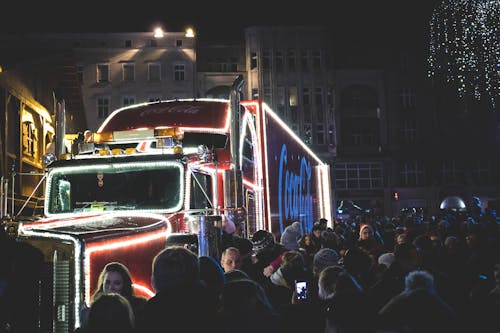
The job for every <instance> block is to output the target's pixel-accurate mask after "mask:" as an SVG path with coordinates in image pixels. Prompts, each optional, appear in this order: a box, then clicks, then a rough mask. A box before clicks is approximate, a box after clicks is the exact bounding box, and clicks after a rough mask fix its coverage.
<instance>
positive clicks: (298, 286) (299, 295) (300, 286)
mask: <svg viewBox="0 0 500 333" xmlns="http://www.w3.org/2000/svg"><path fill="white" fill-rule="evenodd" d="M308 293H309V290H308V286H307V281H295V299H297V300H300V301H306V300H307V298H308V296H309V295H308Z"/></svg>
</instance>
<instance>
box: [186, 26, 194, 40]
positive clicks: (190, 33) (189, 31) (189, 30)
mask: <svg viewBox="0 0 500 333" xmlns="http://www.w3.org/2000/svg"><path fill="white" fill-rule="evenodd" d="M185 36H186V37H189V38H194V30H193V28H187V29H186V35H185Z"/></svg>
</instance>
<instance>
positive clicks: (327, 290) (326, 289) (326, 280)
mask: <svg viewBox="0 0 500 333" xmlns="http://www.w3.org/2000/svg"><path fill="white" fill-rule="evenodd" d="M342 272H345V269H344V268H343V267H342V266H339V265H334V266H328V267H325V269H323V270H322V271H321V272H320V274H319V279H318V296H319V298H320V299H322V300H327V299H331V298H333V295H334V294H335V289H336V285H337V280H338V276H339V275H340V273H342Z"/></svg>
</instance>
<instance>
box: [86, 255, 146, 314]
mask: <svg viewBox="0 0 500 333" xmlns="http://www.w3.org/2000/svg"><path fill="white" fill-rule="evenodd" d="M107 293H118V294H120V295H122V296H124V297H125V298H126V299H127V300H128V302H129V303H130V306H131V307H132V311H133V313H134V318H135V317H137V316H138V314H139V312H140V311H142V309H143V307H144V305H145V304H146V301H147V299H146V298H145V297H142V296H138V295H135V293H134V288H133V286H132V277H131V275H130V271H129V270H128V268H127V266H125V265H124V264H122V263H120V262H116V261H113V262H110V263H108V264H106V265H105V266H104V268H103V269H102V270H101V273H100V274H99V278H98V280H97V288H96V290H95V292H94V294H93V295H92V297H91V303H93V302H94V300H95V299H96V298H97V297H99V296H100V295H101V294H107ZM89 311H90V309H88V308H85V307H84V309H83V310H82V322H83V323H85V321H86V319H87V316H88V314H89Z"/></svg>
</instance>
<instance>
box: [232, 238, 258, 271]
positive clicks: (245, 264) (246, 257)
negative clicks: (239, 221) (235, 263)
mask: <svg viewBox="0 0 500 333" xmlns="http://www.w3.org/2000/svg"><path fill="white" fill-rule="evenodd" d="M234 247H235V248H237V249H238V250H239V251H240V264H239V269H241V270H242V271H244V272H245V273H246V274H247V275H248V276H255V275H256V273H255V269H256V267H255V265H254V264H253V261H252V256H253V254H254V253H253V243H252V241H251V240H249V239H247V238H243V237H235V238H234Z"/></svg>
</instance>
